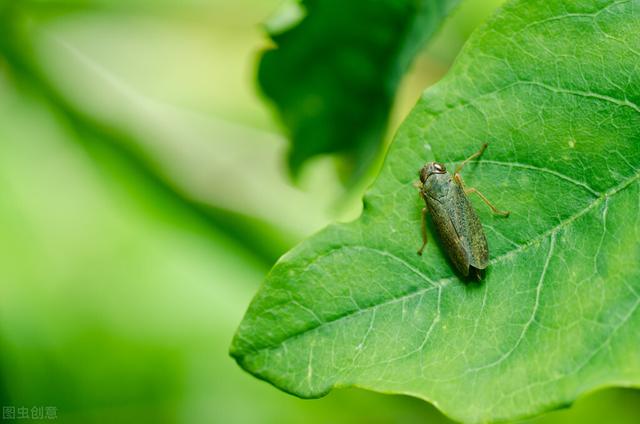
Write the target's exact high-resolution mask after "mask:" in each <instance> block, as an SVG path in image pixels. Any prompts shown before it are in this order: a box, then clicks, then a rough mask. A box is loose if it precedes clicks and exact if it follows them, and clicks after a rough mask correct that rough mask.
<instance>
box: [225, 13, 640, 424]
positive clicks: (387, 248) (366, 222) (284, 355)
mask: <svg viewBox="0 0 640 424" xmlns="http://www.w3.org/2000/svg"><path fill="white" fill-rule="evenodd" d="M638 28H640V1H638V0H633V1H616V2H611V1H574V0H566V1H554V2H548V1H546V0H537V1H531V0H527V1H525V0H520V1H513V2H510V3H509V4H508V5H507V6H505V7H504V8H503V9H502V10H500V11H499V12H498V13H497V14H496V15H495V16H494V18H493V19H492V20H491V21H490V22H489V23H488V24H487V25H486V26H484V27H483V28H481V29H480V30H478V31H477V32H476V33H475V34H474V36H473V37H472V39H471V40H470V41H469V42H468V44H467V45H466V47H465V49H464V50H463V52H462V53H461V55H460V57H459V58H458V60H457V62H456V64H455V65H454V67H453V68H452V70H451V71H450V73H449V75H448V76H447V77H446V78H445V79H444V80H443V81H441V82H440V83H439V84H437V85H436V86H435V87H433V88H431V89H430V90H428V91H427V92H426V93H425V94H424V95H423V96H422V98H421V100H420V101H419V103H418V104H417V106H416V107H415V108H414V110H413V112H412V113H411V115H410V116H409V117H408V119H407V120H406V121H405V123H404V124H403V125H402V127H401V129H400V130H399V131H398V134H397V136H396V139H395V142H394V144H393V145H392V148H391V150H390V152H389V155H388V157H387V159H386V163H385V165H384V168H383V170H382V172H381V174H380V176H379V178H378V179H377V181H376V183H375V184H374V186H373V188H372V189H371V190H370V192H369V193H368V194H367V196H366V197H365V199H364V206H365V208H364V212H363V214H362V216H361V218H360V219H359V220H357V221H356V222H353V223H349V224H338V225H333V226H330V227H329V228H327V229H326V230H324V231H322V232H321V233H319V234H318V235H316V236H315V237H313V238H311V239H309V240H308V241H306V242H305V243H303V244H302V245H300V246H299V247H297V248H296V249H294V250H293V251H291V252H289V253H288V254H287V255H285V256H284V257H283V258H282V259H281V260H280V262H279V263H278V264H277V265H276V266H275V267H274V269H273V270H272V271H271V273H270V274H269V276H268V278H267V281H266V283H265V285H264V286H263V287H262V288H261V290H260V291H259V293H258V294H257V296H256V297H255V298H254V300H253V302H252V304H251V306H250V307H249V310H248V312H247V314H246V316H245V318H244V320H243V322H242V323H241V325H240V328H239V330H238V332H237V334H236V337H235V339H234V341H233V344H232V347H231V354H232V355H233V356H234V357H235V358H236V360H237V361H238V363H239V364H240V365H241V366H242V367H243V368H245V369H246V370H247V371H249V372H251V373H253V374H254V375H255V376H257V377H259V378H262V379H265V380H267V381H269V382H271V383H272V384H274V385H276V386H277V387H279V388H281V389H283V390H285V391H288V392H290V393H293V394H296V395H298V396H302V397H317V396H322V395H324V394H326V393H327V392H328V391H329V390H330V389H331V388H333V387H344V386H358V387H364V388H368V389H371V390H377V391H381V392H386V393H404V394H409V395H413V396H417V397H420V398H422V399H425V400H429V401H431V402H433V403H434V404H435V405H436V406H438V407H439V408H440V409H441V410H443V411H444V412H445V413H447V414H449V415H450V416H452V417H454V418H456V419H459V420H464V421H486V420H505V419H515V418H521V417H525V416H531V415H534V414H537V413H540V412H542V411H546V410H549V409H553V408H557V407H561V406H566V405H568V404H570V403H571V402H573V401H574V400H575V399H576V398H577V397H578V396H580V395H581V394H583V393H585V392H588V391H592V390H595V389H597V388H601V387H604V386H613V385H621V386H638V385H639V384H640V355H639V354H638V346H640V313H639V312H638V309H639V308H638V306H639V305H640V271H639V270H638V263H640V245H639V244H638V239H639V238H640V212H639V210H640V184H639V182H638V181H639V177H640V173H639V170H640V149H639V148H638V145H639V143H640V72H639V71H638V69H639V68H638V66H639V65H638V64H639V63H640V32H638V30H637V29H638ZM482 142H488V143H489V148H488V150H487V152H485V154H484V155H483V157H482V158H481V159H480V160H478V161H474V162H473V163H471V164H470V165H468V166H467V168H465V170H464V172H463V175H464V177H465V181H466V184H467V185H468V186H472V187H477V188H478V189H479V190H481V191H482V192H483V193H484V194H485V195H487V197H488V198H490V199H491V200H492V201H493V202H494V203H495V204H496V205H497V206H498V207H500V208H504V209H509V210H511V216H510V217H509V218H508V219H504V218H501V217H495V216H492V215H491V213H490V211H489V210H488V208H486V207H485V205H484V204H483V203H482V202H481V201H479V199H477V198H475V197H474V198H472V202H473V203H474V205H475V206H476V209H477V211H478V213H479V215H480V218H481V221H482V222H483V224H484V227H485V231H486V234H487V238H488V241H489V246H490V258H491V260H490V266H489V269H488V272H487V276H486V279H485V280H483V281H482V282H481V283H480V284H475V283H474V284H471V283H465V282H463V281H461V280H460V279H459V278H458V277H456V276H455V274H454V273H453V271H452V268H451V266H450V265H449V264H448V263H447V261H446V260H445V259H444V256H443V252H442V251H441V250H440V247H439V245H438V242H437V239H435V237H433V235H432V234H430V240H431V243H430V244H429V245H428V246H427V249H426V251H425V254H424V256H423V257H419V256H417V255H416V253H415V251H416V248H417V247H418V246H419V245H420V209H421V207H422V204H421V201H420V199H419V197H418V194H417V192H416V189H415V188H414V187H412V183H413V181H414V180H415V179H416V178H417V171H418V169H419V168H420V166H421V165H422V164H423V163H424V162H425V161H429V160H434V159H436V160H438V161H441V162H445V163H446V164H447V165H448V166H453V165H454V164H455V163H459V162H460V161H461V160H463V159H464V158H465V157H467V156H469V155H470V154H471V153H473V152H474V151H476V150H477V149H478V147H479V146H480V143H482ZM432 232H433V231H431V233H432Z"/></svg>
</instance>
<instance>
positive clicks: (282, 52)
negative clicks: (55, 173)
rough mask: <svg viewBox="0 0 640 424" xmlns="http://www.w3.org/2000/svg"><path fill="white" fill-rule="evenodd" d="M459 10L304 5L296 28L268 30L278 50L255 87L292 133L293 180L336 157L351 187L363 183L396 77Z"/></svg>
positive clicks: (451, 1) (417, 4)
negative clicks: (310, 164) (312, 162)
mask: <svg viewBox="0 0 640 424" xmlns="http://www.w3.org/2000/svg"><path fill="white" fill-rule="evenodd" d="M457 3H458V0H417V1H416V0H401V1H398V0H382V1H375V2H371V1H368V0H362V1H348V2H344V1H340V0H319V1H318V0H305V1H303V2H302V3H301V4H300V5H299V6H297V7H298V8H299V9H298V10H299V13H300V14H301V15H303V17H302V18H301V21H300V22H299V23H297V24H296V25H295V26H294V27H293V28H288V27H287V28H284V29H283V28H279V27H276V28H273V27H272V28H270V35H271V38H272V39H273V41H274V42H275V43H276V45H277V48H275V49H271V50H267V51H266V52H265V53H264V55H263V57H262V59H261V61H260V68H259V73H258V80H259V82H260V86H261V88H262V90H263V91H264V93H265V94H266V95H267V96H268V97H269V98H270V99H272V100H273V101H274V102H275V104H276V106H277V107H278V111H279V113H280V116H281V118H282V121H283V123H284V124H285V127H286V128H287V131H288V133H289V134H290V138H291V148H290V151H289V166H290V168H291V171H292V172H293V174H294V175H296V174H298V173H299V171H300V168H301V166H302V164H303V163H304V162H305V161H306V160H308V159H309V158H311V157H313V156H316V155H320V154H326V153H341V154H343V155H346V156H347V158H346V161H345V163H346V165H347V167H348V168H349V173H353V175H351V177H352V180H357V179H358V178H360V177H362V174H363V173H364V172H366V171H367V170H368V169H369V168H370V167H371V165H372V163H373V160H374V159H375V158H376V156H377V155H378V154H379V153H380V151H381V148H382V146H383V139H384V134H385V130H386V128H387V122H388V120H389V111H390V109H391V105H392V102H393V99H394V97H395V94H396V89H397V87H398V84H399V83H400V80H401V78H402V77H403V75H404V74H405V73H406V72H407V70H408V69H409V65H410V64H411V62H412V61H413V59H414V57H415V55H416V54H417V53H418V52H419V51H420V49H421V48H422V47H423V46H424V44H425V42H426V40H428V39H429V38H430V37H431V35H433V33H434V32H435V31H436V29H438V27H439V26H440V23H441V22H442V21H443V20H444V18H445V17H446V16H447V15H448V14H449V12H450V11H451V9H452V8H453V7H454V6H455V5H456V4H457ZM288 6H289V7H287V8H286V9H285V12H283V13H286V14H288V15H290V14H291V12H290V11H291V7H292V5H291V4H288ZM300 10H301V11H300ZM287 25H291V24H290V23H287Z"/></svg>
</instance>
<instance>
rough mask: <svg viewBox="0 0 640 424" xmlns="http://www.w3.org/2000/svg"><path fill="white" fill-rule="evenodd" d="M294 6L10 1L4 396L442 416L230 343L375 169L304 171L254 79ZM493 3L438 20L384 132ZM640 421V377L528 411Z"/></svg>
mask: <svg viewBox="0 0 640 424" xmlns="http://www.w3.org/2000/svg"><path fill="white" fill-rule="evenodd" d="M281 3H282V2H280V1H275V0H264V1H258V0H240V1H222V0H213V1H199V0H188V1H180V2H179V1H176V0H173V1H172V0H163V1H153V2H152V1H142V0H136V1H124V0H122V1H108V0H102V1H97V0H96V1H91V2H84V1H72V0H69V1H35V0H34V1H24V2H22V1H14V0H6V1H0V16H2V20H1V21H0V404H1V405H2V406H14V407H16V408H17V407H20V406H26V407H29V408H31V407H33V406H55V407H57V410H58V412H57V415H58V421H61V422H77V423H87V422H115V421H119V422H132V423H133V422H135V423H138V422H158V423H161V422H167V423H173V422H185V423H195V422H221V423H222V422H225V423H226V422H232V423H245V422H265V423H276V422H277V423H281V422H285V423H294V422H318V423H321V422H362V423H365V422H366V423H369V422H380V423H387V422H398V423H400V422H403V423H404V422H447V421H448V420H447V419H446V418H445V417H444V416H443V415H441V414H440V413H439V412H438V411H437V410H436V409H435V408H434V407H433V406H431V405H429V404H426V403H424V402H422V401H419V400H416V399H411V398H408V397H401V396H385V395H381V394H376V393H370V392H365V391H360V390H357V389H348V390H337V391H335V392H333V393H331V394H330V395H328V396H327V397H326V398H323V399H320V400H312V401H309V400H306V401H305V400H300V399H297V398H295V397H292V396H290V395H287V394H284V393H282V392H280V391H278V390H276V389H275V388H273V387H271V386H269V385H268V384H266V383H264V382H261V381H258V380H256V379H254V378H253V377H251V376H249V375H248V374H246V373H245V372H243V371H242V370H241V369H240V368H239V367H238V366H237V365H236V364H235V362H234V361H233V360H232V359H231V358H230V357H229V356H228V354H227V351H228V346H229V343H230V341H231V338H232V335H233V332H234V331H235V328H236V327H237V325H238V323H239V322H240V320H241V318H242V315H243V313H244V311H245V309H246V307H247V305H248V304H249V302H250V300H251V297H252V295H253V294H254V293H255V292H256V290H257V288H258V287H259V285H260V284H261V282H262V280H263V279H264V276H265V275H266V273H267V272H268V270H269V268H270V267H271V265H272V264H273V263H274V262H275V260H276V259H277V258H278V257H279V256H280V255H281V254H283V253H284V252H285V251H286V250H287V249H288V248H290V247H292V246H293V245H295V244H296V243H297V242H299V241H300V240H302V239H303V238H305V237H307V236H309V235H311V234H313V233H314V232H316V231H317V230H319V229H320V228H322V227H323V226H324V225H326V224H327V223H329V222H331V221H334V220H350V219H353V218H354V217H356V216H357V215H358V213H359V209H360V202H359V198H360V196H361V194H362V192H363V191H364V189H365V187H366V185H367V184H368V183H370V181H371V178H372V176H373V175H375V173H376V172H377V168H374V169H372V170H371V171H370V173H369V175H368V177H367V178H365V179H364V180H363V181H362V182H361V183H360V185H359V186H357V187H355V188H352V189H350V190H349V191H345V189H344V188H342V185H341V183H340V181H339V178H338V177H337V176H336V167H337V164H336V163H335V162H334V160H333V159H331V158H328V157H322V158H318V159H314V160H313V161H311V162H310V163H309V164H308V165H307V166H305V168H304V169H303V170H302V174H301V175H300V180H299V181H298V184H297V185H293V184H292V183H291V182H290V180H289V178H288V176H287V170H286V160H285V152H286V149H287V141H286V139H285V138H284V136H283V135H282V133H283V131H282V129H281V127H280V125H279V124H278V122H276V120H275V119H274V114H273V113H272V112H273V111H272V110H271V109H270V106H269V105H268V104H267V102H265V101H263V100H261V99H260V96H259V95H258V94H257V92H256V91H257V90H256V83H255V82H254V80H255V67H256V61H257V56H258V53H259V51H260V50H261V49H263V48H265V47H266V46H267V45H268V41H267V39H266V36H265V35H264V34H263V32H262V30H261V28H260V26H259V24H260V22H263V21H264V20H265V19H267V18H269V17H270V16H272V14H273V13H274V11H276V10H277V9H278V7H280V6H281V5H282V4H281ZM499 3H500V2H499V1H493V0H492V1H481V0H468V1H466V2H464V3H463V6H462V7H461V8H460V9H458V10H457V11H456V12H455V14H454V16H452V18H451V19H449V20H448V21H447V22H446V24H445V27H444V28H443V29H442V30H441V31H440V32H439V34H438V36H437V37H436V39H435V40H434V41H433V42H432V43H431V44H430V46H429V47H428V48H427V49H426V50H425V51H424V52H423V53H422V54H421V55H420V56H419V57H418V59H417V60H416V62H415V64H414V66H413V68H412V71H411V72H410V74H409V75H407V76H406V77H405V78H404V80H403V82H402V85H401V88H400V92H399V93H398V97H397V100H396V104H395V106H394V111H393V116H392V124H391V128H390V130H389V136H390V135H391V134H392V133H393V131H394V129H395V128H396V127H397V125H398V124H399V122H400V121H401V120H402V119H403V117H404V116H405V115H406V113H407V112H408V110H409V109H410V108H411V107H412V106H413V104H414V103H415V101H416V100H417V98H418V97H419V94H420V92H421V91H422V89H423V88H425V87H426V86H428V85H430V84H432V83H433V82H435V81H437V80H438V79H439V78H440V77H441V76H442V75H444V73H446V71H447V69H448V67H449V66H450V64H451V62H452V61H453V60H454V58H455V56H456V54H457V53H458V51H459V49H460V47H461V46H462V44H463V43H464V40H465V39H466V38H467V37H468V35H469V34H470V33H471V32H472V31H473V29H474V28H475V27H476V26H477V25H478V24H480V23H481V22H482V20H483V19H485V18H486V17H487V16H488V15H489V14H490V13H491V11H492V10H493V9H494V8H495V7H497V6H498V4H499ZM387 138H389V137H387ZM377 166H379V164H378V165H377ZM639 419H640V394H638V392H637V391H633V390H630V389H629V390H625V389H611V390H606V391H601V392H598V393H595V394H592V395H589V396H587V397H585V398H583V399H580V400H579V401H578V402H577V403H576V405H574V407H573V408H571V409H570V410H563V411H558V412H554V413H551V414H547V415H545V416H543V417H541V418H538V419H536V420H534V422H541V423H542V422H545V423H555V422H558V423H559V422H593V423H596V422H602V421H605V420H606V421H608V422H621V423H625V422H629V423H632V422H637V421H638V420H639ZM2 421H3V420H2V419H0V422H2ZM7 422H10V421H9V420H7ZM32 422H33V420H32Z"/></svg>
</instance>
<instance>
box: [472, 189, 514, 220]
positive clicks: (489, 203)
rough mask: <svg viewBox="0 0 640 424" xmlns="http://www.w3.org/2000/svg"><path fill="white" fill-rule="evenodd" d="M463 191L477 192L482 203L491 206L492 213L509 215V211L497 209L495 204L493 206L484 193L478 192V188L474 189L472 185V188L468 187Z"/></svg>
mask: <svg viewBox="0 0 640 424" xmlns="http://www.w3.org/2000/svg"><path fill="white" fill-rule="evenodd" d="M464 192H465V193H466V194H473V193H475V194H477V195H478V196H480V198H481V199H482V201H483V202H484V203H486V204H487V206H489V207H490V208H491V210H492V211H493V213H495V214H496V215H502V216H509V213H510V212H509V211H501V210H499V209H497V208H496V207H495V206H493V205H492V204H491V202H490V201H489V199H487V198H486V197H485V196H484V194H482V193H480V192H479V191H478V189H476V188H473V187H472V188H470V189H466V190H465V191H464Z"/></svg>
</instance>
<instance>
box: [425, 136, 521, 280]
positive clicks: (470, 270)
mask: <svg viewBox="0 0 640 424" xmlns="http://www.w3.org/2000/svg"><path fill="white" fill-rule="evenodd" d="M486 148H487V144H483V145H482V147H481V148H480V150H479V151H478V152H476V153H474V154H473V155H471V156H470V157H468V158H467V159H465V160H464V161H463V162H462V163H461V164H460V165H458V166H457V167H456V169H455V170H454V172H453V175H452V174H449V173H448V172H447V170H446V168H445V166H444V165H443V164H442V163H439V162H428V163H427V164H425V165H424V166H423V167H422V169H420V183H418V187H419V188H420V196H421V197H422V198H423V199H424V201H425V203H426V207H424V208H423V209H422V241H423V243H422V247H420V249H419V250H418V254H419V255H422V251H423V250H424V247H425V246H426V244H427V227H426V214H427V212H429V213H430V214H431V218H432V221H433V224H434V226H435V228H436V230H437V232H438V235H439V237H440V240H441V241H442V243H443V245H444V249H445V250H446V252H447V254H448V255H449V258H450V259H451V262H453V264H454V265H455V267H456V269H457V270H458V271H459V272H460V274H462V275H463V276H465V277H468V276H470V275H471V276H475V277H476V278H477V279H478V280H481V279H482V271H483V270H484V269H485V268H486V267H487V265H488V263H489V247H488V245H487V238H486V236H485V234H484V230H483V228H482V224H481V223H480V219H479V218H478V215H477V214H476V211H475V210H474V209H473V206H472V205H471V202H470V201H469V198H468V197H467V195H468V194H477V195H478V196H479V197H480V198H481V199H482V201H484V203H486V204H487V205H488V206H489V207H490V208H491V210H492V211H493V213H495V214H497V215H502V216H505V217H506V216H509V212H508V211H501V210H498V209H497V208H496V207H495V206H493V205H492V204H491V202H489V200H488V199H487V198H486V197H485V196H484V195H483V194H482V193H480V192H479V191H478V190H477V189H475V188H468V189H466V188H465V187H464V183H463V181H462V177H461V176H460V171H461V170H462V168H463V167H464V166H465V165H466V164H467V163H468V162H469V161H471V160H473V159H475V158H477V157H479V156H480V155H481V154H482V153H483V152H484V151H485V149H486Z"/></svg>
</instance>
